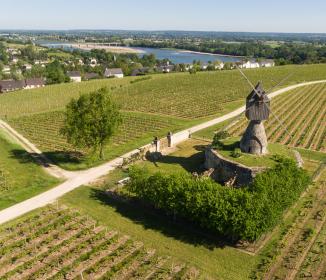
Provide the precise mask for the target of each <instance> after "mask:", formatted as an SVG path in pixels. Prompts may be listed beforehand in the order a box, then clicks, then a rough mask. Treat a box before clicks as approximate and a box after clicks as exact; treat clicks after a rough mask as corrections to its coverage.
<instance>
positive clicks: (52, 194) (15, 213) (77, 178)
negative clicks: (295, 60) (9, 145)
mask: <svg viewBox="0 0 326 280" xmlns="http://www.w3.org/2000/svg"><path fill="white" fill-rule="evenodd" d="M325 82H326V80H322V81H315V82H305V83H301V84H297V85H293V86H289V87H286V88H283V89H281V90H278V91H275V92H273V93H271V94H270V95H269V97H270V98H273V97H276V96H278V95H280V94H282V93H285V92H287V91H290V90H293V89H296V88H299V87H302V86H307V85H313V84H318V83H325ZM244 110H245V107H244V106H242V107H241V108H239V109H237V110H235V111H233V112H231V113H228V114H226V115H224V116H221V117H219V118H216V119H213V120H211V121H208V122H205V123H202V124H200V125H197V126H194V127H191V128H189V129H186V130H183V131H181V132H179V133H177V134H175V135H180V137H179V138H178V142H175V144H178V143H180V142H182V141H185V140H186V139H187V137H189V135H191V134H192V133H195V132H197V131H200V130H203V129H205V128H208V127H211V126H213V125H216V124H219V123H221V122H224V121H226V120H229V119H232V118H234V117H236V116H238V115H239V114H241V113H243V112H244ZM0 129H3V130H4V131H5V132H6V133H7V134H9V135H10V136H11V137H12V138H14V139H15V140H16V141H17V142H18V143H20V144H21V145H22V147H23V148H24V149H26V151H28V152H30V153H32V154H34V155H36V157H37V159H39V160H40V161H41V163H42V165H43V167H44V168H45V169H46V170H47V171H48V172H49V173H50V174H51V175H53V176H55V177H61V178H66V179H67V180H66V181H65V182H64V183H62V184H60V185H58V186H57V187H54V188H53V189H51V190H49V191H46V192H44V193H42V194H39V195H37V196H35V197H32V198H30V199H27V200H25V201H23V202H20V203H18V204H16V205H13V206H11V207H9V208H7V209H4V210H2V211H0V224H3V223H5V222H8V221H10V220H12V219H15V218H17V217H19V216H21V215H23V214H26V213H28V212H30V211H32V210H34V209H37V208H40V207H43V206H45V205H47V204H49V203H52V202H54V201H55V200H57V199H58V198H60V197H61V196H63V195H65V194H66V193H68V192H70V191H72V190H74V189H76V188H78V187H80V186H82V185H87V184H90V183H92V182H94V181H95V180H97V179H98V178H100V177H102V176H104V175H106V174H107V173H108V172H110V171H112V170H114V169H116V168H117V167H118V166H121V164H122V163H123V159H124V158H128V157H130V156H131V155H132V154H136V153H138V152H139V149H136V150H133V151H131V152H129V153H127V154H125V155H123V156H121V157H118V158H116V159H114V160H111V161H109V162H107V163H105V164H102V165H100V166H98V167H93V168H90V169H88V170H85V171H76V172H69V171H65V170H63V169H61V168H59V167H58V166H55V165H53V164H51V163H50V162H49V161H48V160H47V159H46V158H45V157H44V156H43V155H42V152H41V151H40V150H38V149H37V148H36V147H35V146H34V145H33V144H32V143H31V142H29V141H28V140H27V139H26V138H24V137H23V136H22V135H20V134H19V133H18V132H16V131H15V130H14V129H13V128H11V127H10V126H9V125H8V124H7V123H6V122H4V121H1V120H0Z"/></svg>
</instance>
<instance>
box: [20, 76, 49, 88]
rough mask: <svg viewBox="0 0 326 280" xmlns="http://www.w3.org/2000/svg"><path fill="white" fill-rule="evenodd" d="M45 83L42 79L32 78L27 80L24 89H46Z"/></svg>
mask: <svg viewBox="0 0 326 280" xmlns="http://www.w3.org/2000/svg"><path fill="white" fill-rule="evenodd" d="M44 86H45V83H44V80H43V79H42V78H31V79H26V80H25V86H24V89H32V88H40V87H44Z"/></svg>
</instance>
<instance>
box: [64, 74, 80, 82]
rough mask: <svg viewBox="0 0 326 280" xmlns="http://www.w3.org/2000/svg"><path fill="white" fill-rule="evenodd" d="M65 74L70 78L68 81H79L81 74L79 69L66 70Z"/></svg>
mask: <svg viewBox="0 0 326 280" xmlns="http://www.w3.org/2000/svg"><path fill="white" fill-rule="evenodd" d="M67 76H68V77H69V78H70V81H72V82H75V83H80V82H81V74H80V72H79V71H68V72H67Z"/></svg>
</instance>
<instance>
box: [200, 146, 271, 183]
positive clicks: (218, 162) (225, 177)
mask: <svg viewBox="0 0 326 280" xmlns="http://www.w3.org/2000/svg"><path fill="white" fill-rule="evenodd" d="M205 158H206V160H205V168H206V169H207V170H209V169H214V171H213V172H212V174H211V177H212V178H213V179H214V180H215V181H217V182H219V183H226V182H228V181H230V180H233V179H235V185H236V186H243V185H248V184H250V183H251V182H252V181H253V179H254V178H255V177H256V175H257V174H258V173H261V172H263V171H264V170H266V168H265V167H248V166H245V165H243V164H240V163H237V162H234V161H231V160H229V159H226V158H224V157H223V156H222V155H220V154H219V153H218V152H217V151H215V150H214V149H212V148H211V147H208V148H207V149H206V150H205Z"/></svg>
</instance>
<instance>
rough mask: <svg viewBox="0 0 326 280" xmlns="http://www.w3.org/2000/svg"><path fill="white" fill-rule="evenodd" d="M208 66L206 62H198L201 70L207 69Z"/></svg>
mask: <svg viewBox="0 0 326 280" xmlns="http://www.w3.org/2000/svg"><path fill="white" fill-rule="evenodd" d="M208 66H209V63H208V62H201V63H200V69H201V70H207V68H208Z"/></svg>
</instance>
